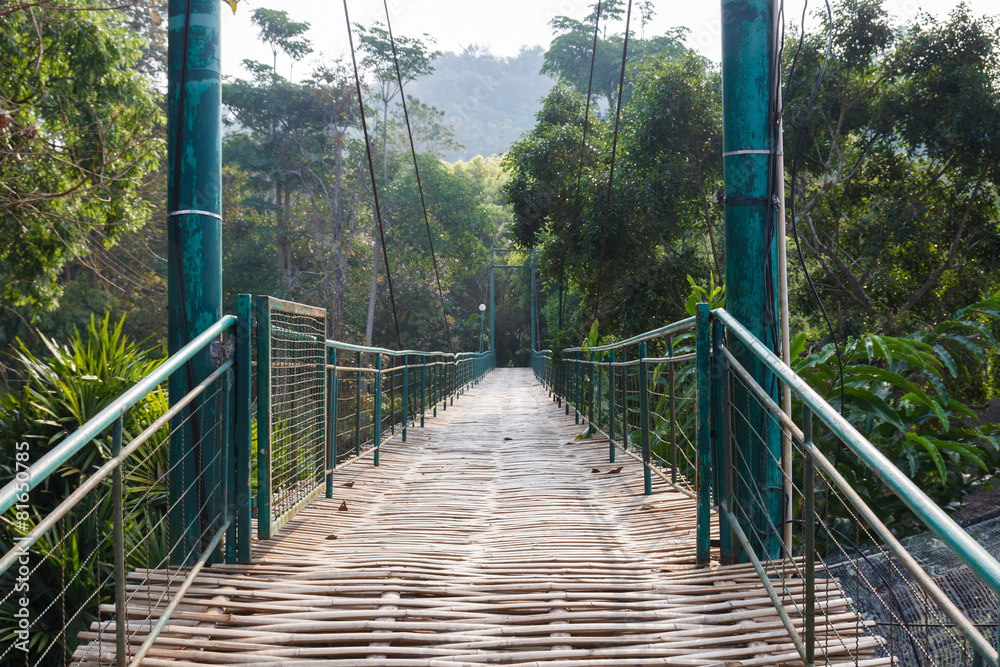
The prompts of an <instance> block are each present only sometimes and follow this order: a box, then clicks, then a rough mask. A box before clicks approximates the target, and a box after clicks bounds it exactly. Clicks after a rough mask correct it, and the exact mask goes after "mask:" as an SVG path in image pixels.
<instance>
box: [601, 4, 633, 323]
mask: <svg viewBox="0 0 1000 667" xmlns="http://www.w3.org/2000/svg"><path fill="white" fill-rule="evenodd" d="M631 25H632V0H628V14H626V16H625V43H624V45H623V46H622V70H621V74H620V75H619V77H618V108H617V110H616V111H615V133H614V137H613V138H612V140H611V173H610V175H609V176H608V201H607V204H606V205H605V207H604V224H602V225H601V261H600V263H598V265H597V293H596V294H595V295H594V319H598V315H599V314H600V307H601V288H602V286H603V282H602V281H603V276H604V246H605V243H606V242H607V238H608V218H609V217H610V214H611V193H612V191H613V189H614V183H615V158H616V156H617V154H618V128H619V126H620V124H621V117H622V97H623V95H622V93H623V91H624V89H625V66H626V64H627V61H628V33H629V28H630V27H631Z"/></svg>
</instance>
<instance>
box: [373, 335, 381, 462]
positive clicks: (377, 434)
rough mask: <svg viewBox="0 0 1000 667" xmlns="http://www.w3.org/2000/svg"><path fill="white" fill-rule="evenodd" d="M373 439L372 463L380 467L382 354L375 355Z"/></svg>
mask: <svg viewBox="0 0 1000 667" xmlns="http://www.w3.org/2000/svg"><path fill="white" fill-rule="evenodd" d="M373 421H374V422H375V423H374V424H373V431H372V433H373V434H374V435H373V439H372V444H373V445H374V447H375V453H374V454H373V455H372V459H373V461H372V463H373V464H374V465H376V466H377V465H378V463H379V461H378V455H379V450H380V449H382V354H381V353H379V352H376V353H375V418H374V420H373Z"/></svg>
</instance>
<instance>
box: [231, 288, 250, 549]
mask: <svg viewBox="0 0 1000 667" xmlns="http://www.w3.org/2000/svg"><path fill="white" fill-rule="evenodd" d="M236 316H237V318H238V321H237V324H236V363H235V366H236V491H235V498H236V519H235V523H236V560H237V561H238V562H240V563H246V562H249V560H250V532H251V530H252V528H251V525H250V521H251V512H252V506H251V505H252V503H251V499H252V498H253V487H252V483H251V480H250V475H251V461H250V454H251V452H252V444H253V443H252V438H253V434H252V432H251V419H252V416H251V414H250V411H251V409H252V405H253V402H252V401H253V398H252V397H253V385H252V384H251V383H252V382H253V369H252V366H251V362H252V359H251V357H250V355H251V354H252V353H253V346H252V336H253V300H252V299H251V297H250V295H249V294H240V295H239V296H238V297H237V298H236Z"/></svg>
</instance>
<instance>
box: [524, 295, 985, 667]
mask: <svg viewBox="0 0 1000 667" xmlns="http://www.w3.org/2000/svg"><path fill="white" fill-rule="evenodd" d="M532 365H533V368H534V372H535V375H536V377H537V378H538V380H539V382H541V383H542V384H543V385H544V386H545V387H547V388H548V389H549V391H550V393H551V395H552V397H553V400H555V401H556V402H557V403H558V404H559V405H560V406H562V404H563V403H565V410H566V414H567V415H568V414H570V410H572V411H573V413H574V416H575V417H576V419H577V422H578V423H580V424H581V425H582V426H583V425H585V426H586V429H587V430H586V431H585V433H584V434H585V435H589V436H593V435H594V434H595V433H598V432H600V433H601V434H603V436H605V437H607V439H608V441H609V443H610V451H609V459H610V461H612V462H614V457H615V454H616V453H617V452H625V453H627V454H628V455H630V456H633V457H635V458H637V459H639V460H640V461H642V462H643V464H644V475H645V491H646V493H651V491H652V489H651V484H650V481H651V475H658V476H660V477H661V478H663V479H664V480H665V481H667V482H669V483H670V484H672V485H673V486H674V487H675V488H676V489H677V490H679V491H681V492H683V493H686V494H687V495H689V496H691V497H692V498H694V499H695V500H696V502H697V515H698V519H697V535H696V544H695V553H694V556H695V560H696V561H697V562H698V563H701V564H707V563H708V562H709V561H710V560H711V559H712V558H713V557H714V558H715V559H717V560H719V561H720V562H722V563H749V564H751V565H752V566H753V567H754V568H755V570H756V571H757V573H758V575H759V577H760V579H761V582H762V584H763V586H764V588H765V590H766V591H767V594H768V596H769V597H770V599H771V602H772V604H773V605H774V607H775V609H776V611H777V613H778V615H779V617H780V618H781V621H782V623H783V624H784V626H785V629H786V631H787V633H788V639H789V640H790V643H791V645H792V646H794V653H795V654H797V656H798V658H800V659H801V660H802V661H803V663H804V664H806V665H834V664H836V665H890V664H900V665H917V666H936V665H941V666H948V667H951V666H953V665H972V666H974V667H975V666H978V665H984V664H989V665H997V641H998V632H997V624H998V618H1000V614H998V592H1000V563H998V562H997V560H996V559H995V558H994V557H993V556H992V555H991V554H990V553H989V552H987V551H986V550H985V549H984V548H983V546H981V545H980V544H979V543H977V542H976V541H975V540H974V539H972V538H971V537H970V536H969V534H968V533H966V532H965V531H964V530H963V529H962V528H960V527H959V526H958V525H957V524H956V523H955V522H954V521H953V520H952V519H951V518H950V517H949V516H948V515H947V514H946V513H945V512H944V511H943V510H942V509H941V508H940V507H938V506H937V505H936V504H935V503H934V502H933V501H932V500H931V499H930V498H929V497H928V496H927V495H926V494H925V493H924V492H923V491H921V490H920V489H919V488H918V487H917V486H916V485H915V484H914V483H913V482H912V481H911V480H910V479H909V478H908V477H907V476H906V475H905V474H904V473H903V472H901V471H900V470H899V469H898V468H897V467H896V466H894V465H893V464H892V463H891V462H890V461H889V460H888V459H886V457H885V456H884V455H882V454H881V452H879V451H878V449H877V448H876V447H875V446H874V445H872V444H871V443H870V442H869V441H868V440H867V439H866V438H865V437H864V436H863V435H862V434H861V433H860V432H859V431H858V430H857V428H855V427H854V426H853V425H852V424H850V423H848V421H847V420H845V419H844V418H843V417H842V416H841V415H840V413H839V412H838V411H837V410H836V409H835V408H833V407H832V406H830V404H829V403H827V401H826V400H825V399H823V398H822V397H821V396H820V395H819V394H817V393H816V392H815V391H814V390H813V389H812V388H810V387H809V385H808V384H807V383H806V382H805V381H804V380H803V379H802V378H800V377H799V376H798V375H796V374H795V372H794V371H793V370H792V369H791V368H789V367H788V366H787V365H785V364H784V363H783V362H782V361H781V360H780V359H779V358H778V357H777V356H776V355H775V354H774V353H773V352H772V351H771V350H769V349H768V348H767V347H766V346H765V345H764V344H763V343H761V342H760V341H759V340H757V339H756V338H755V337H754V336H753V335H752V334H750V333H749V332H748V330H747V329H746V328H744V327H743V326H742V325H740V323H739V322H738V321H736V320H735V319H734V318H733V316H732V315H730V314H729V313H727V312H726V311H725V310H723V309H719V310H716V311H709V309H708V306H707V305H705V304H702V305H700V306H699V309H698V314H697V317H696V318H689V319H687V320H684V321H682V322H678V323H675V324H671V325H668V326H666V327H662V328H661V329H657V330H655V331H651V332H648V333H646V334H642V335H640V336H637V337H635V338H632V339H629V340H626V341H622V342H619V343H614V344H612V345H606V346H601V347H589V348H570V349H566V350H561V351H556V352H553V351H549V350H545V351H542V352H537V353H535V354H534V355H533V359H532ZM785 386H787V387H788V388H789V389H790V390H791V395H792V397H793V398H792V409H791V415H792V416H791V417H789V416H787V415H786V414H785V412H784V411H783V410H782V409H781V406H780V405H779V403H780V396H781V395H782V388H783V387H785ZM783 445H787V446H788V449H790V451H791V452H792V460H791V461H784V460H783V458H782V457H783V454H782V452H783V450H785V447H783ZM847 471H849V474H848V472H847ZM861 471H863V472H861ZM858 474H864V475H866V476H870V477H873V478H874V479H875V480H878V482H879V483H880V489H881V490H880V491H878V492H877V493H876V497H870V496H869V497H862V495H861V494H860V493H859V492H858V491H857V489H856V488H855V487H854V486H852V484H851V482H850V481H849V478H852V479H853V476H854V475H858ZM879 494H881V495H879ZM890 496H892V497H898V498H899V499H900V500H902V502H903V503H904V505H905V506H906V507H907V508H908V511H909V512H910V513H911V514H912V515H913V518H914V519H915V521H916V522H917V523H918V524H919V525H922V526H923V527H924V528H925V529H926V530H927V531H928V532H927V533H926V535H925V536H924V537H921V538H919V540H903V539H900V538H899V537H897V536H896V535H895V534H894V532H893V530H892V528H891V527H890V526H887V525H886V523H885V522H884V521H883V520H882V519H881V518H880V514H879V512H878V511H877V509H878V506H879V503H880V502H884V501H885V500H886V499H889V498H890ZM787 517H790V519H789V518H787ZM787 524H790V525H787ZM713 533H715V534H714V535H713ZM788 535H790V536H791V538H790V539H789V538H788ZM928 552H933V554H934V559H928V558H927V557H926V554H927V553H928ZM918 557H919V558H918ZM938 563H945V564H946V565H947V567H939V566H937V564H938Z"/></svg>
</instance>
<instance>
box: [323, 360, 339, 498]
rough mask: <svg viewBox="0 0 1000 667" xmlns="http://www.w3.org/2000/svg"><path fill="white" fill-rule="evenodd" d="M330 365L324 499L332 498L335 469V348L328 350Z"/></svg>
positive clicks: (336, 388)
mask: <svg viewBox="0 0 1000 667" xmlns="http://www.w3.org/2000/svg"><path fill="white" fill-rule="evenodd" d="M330 365H331V366H333V369H331V371H330V372H331V373H332V374H333V375H332V376H331V379H330V407H329V408H328V411H327V412H328V414H329V420H330V425H329V427H328V428H329V431H328V432H329V434H330V436H329V438H328V440H327V445H326V497H327V498H333V469H334V468H336V467H337V402H338V399H339V391H340V386H339V383H338V382H337V380H338V378H337V348H331V349H330Z"/></svg>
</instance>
